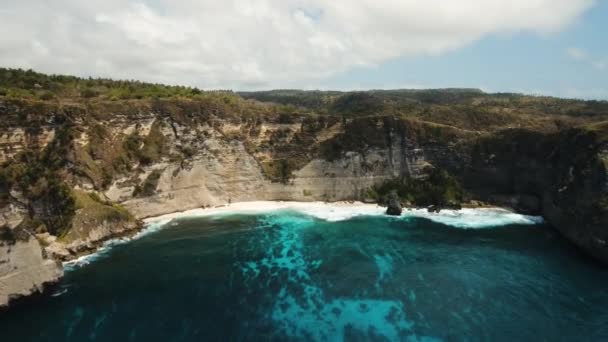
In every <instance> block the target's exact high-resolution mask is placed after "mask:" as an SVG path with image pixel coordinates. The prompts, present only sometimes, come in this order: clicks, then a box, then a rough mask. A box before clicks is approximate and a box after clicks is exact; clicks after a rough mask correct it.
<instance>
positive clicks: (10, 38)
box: [0, 0, 594, 88]
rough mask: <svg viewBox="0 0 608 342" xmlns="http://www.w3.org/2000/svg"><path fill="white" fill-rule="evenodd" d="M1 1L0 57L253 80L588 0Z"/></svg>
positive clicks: (514, 21)
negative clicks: (9, 2)
mask: <svg viewBox="0 0 608 342" xmlns="http://www.w3.org/2000/svg"><path fill="white" fill-rule="evenodd" d="M7 2H8V1H7V0H0V31H1V32H3V34H2V35H0V65H3V66H18V67H31V68H35V69H38V70H42V71H45V72H55V73H72V74H78V75H94V76H111V77H114V78H137V79H143V80H149V81H159V82H168V83H186V84H192V85H198V86H202V87H205V88H210V87H236V88H255V87H273V86H290V85H296V86H297V85H298V84H305V83H307V82H311V80H316V79H321V78H324V77H327V76H330V75H332V74H334V73H337V72H342V71H344V70H348V69H350V68H353V67H356V66H373V65H377V64H379V63H382V62H384V61H386V60H388V59H391V58H395V57H399V56H416V55H437V54H443V53H446V52H449V51H452V50H454V49H458V48H461V47H463V46H466V45H467V44H470V43H471V42H474V41H476V40H478V39H480V38H482V37H484V36H487V35H490V34H496V33H504V32H507V33H508V32H520V31H529V32H535V33H541V34H544V33H551V32H556V31H559V30H561V29H563V28H564V27H566V26H567V25H569V24H570V23H572V22H573V21H575V20H576V19H577V18H578V17H579V16H580V15H581V14H582V13H583V12H584V11H585V10H587V9H589V8H590V7H591V6H592V5H593V3H594V0H510V1H504V0H425V1H417V0H307V1H305V0H256V1H254V0H223V1H217V0H214V1H211V0H199V1H195V0H147V1H143V0H141V1H133V0H130V1H125V0H104V1H82V0H54V1H44V0H21V1H18V2H17V1H12V3H11V4H10V5H9V4H8V3H7ZM6 33H9V34H6Z"/></svg>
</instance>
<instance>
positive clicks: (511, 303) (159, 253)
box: [0, 211, 608, 341]
mask: <svg viewBox="0 0 608 342" xmlns="http://www.w3.org/2000/svg"><path fill="white" fill-rule="evenodd" d="M0 332H1V335H0V340H1V341H233V340H242V341H252V340H262V341H290V340H293V341H440V340H443V341H520V340H523V341H526V340H528V341H601V340H608V269H606V268H603V267H602V266H600V265H598V264H596V263H595V262H593V261H591V260H589V259H588V258H586V257H584V256H582V255H580V254H579V253H578V252H577V251H576V250H575V249H574V248H572V246H570V245H569V244H568V243H566V242H565V241H564V240H563V239H562V238H560V237H559V236H558V235H557V234H555V233H554V232H553V231H552V230H551V229H549V228H548V227H546V226H543V225H534V226H530V225H528V226H523V225H508V226H503V227H493V228H492V227H488V228H484V229H460V228H455V227H450V226H447V225H443V224H440V223H436V222H432V221H429V220H427V219H424V218H398V219H395V218H388V217H382V216H376V217H358V218H352V219H349V220H345V221H340V222H327V221H323V220H320V219H317V218H314V217H311V216H306V215H303V214H299V213H297V212H292V211H280V212H274V213H269V214H263V215H230V216H223V217H205V218H190V219H187V218H184V219H179V220H177V221H174V222H172V224H170V227H168V228H166V229H163V230H161V231H158V232H156V233H153V234H149V235H146V236H144V237H142V238H140V239H138V240H135V241H132V242H130V243H128V244H123V245H118V246H115V247H114V248H112V249H111V250H110V252H108V253H106V254H105V255H103V256H101V257H99V258H98V260H96V261H94V262H92V263H91V264H89V265H87V266H84V267H74V268H73V269H72V270H70V271H69V272H67V274H66V277H65V279H64V280H63V282H62V283H61V284H60V286H59V287H58V288H57V289H56V290H55V292H54V293H52V294H49V295H46V296H44V297H43V298H41V299H39V300H37V301H36V302H35V303H31V304H26V305H22V306H19V307H16V308H15V309H14V310H12V311H11V312H9V314H7V315H4V316H0Z"/></svg>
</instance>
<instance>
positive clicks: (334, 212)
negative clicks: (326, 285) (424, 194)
mask: <svg viewBox="0 0 608 342" xmlns="http://www.w3.org/2000/svg"><path fill="white" fill-rule="evenodd" d="M280 210H292V211H295V212H298V213H301V214H304V215H308V216H311V217H315V218H317V219H321V220H325V221H329V222H338V221H346V220H350V219H353V218H356V217H362V216H386V215H385V212H386V208H384V207H381V206H378V205H375V204H365V203H360V202H354V203H350V202H339V203H325V202H270V201H258V202H240V203H233V204H231V205H226V206H222V207H216V208H208V209H194V210H189V211H184V212H178V213H172V214H168V215H163V216H158V217H153V218H148V219H145V220H144V222H145V224H146V227H145V228H144V229H143V230H142V231H141V232H139V233H137V234H136V235H134V236H133V237H131V238H121V239H114V240H109V241H106V242H105V243H104V244H103V246H102V247H100V248H99V249H98V250H97V251H96V252H95V253H92V254H89V255H85V256H82V257H79V258H77V259H74V260H71V261H67V262H65V263H64V264H63V265H64V268H65V269H66V271H70V270H73V269H76V268H78V267H82V266H84V265H88V264H90V263H92V262H94V261H95V260H97V259H99V258H102V257H104V256H105V255H107V254H108V252H109V251H110V249H111V248H112V247H114V246H116V245H120V244H124V243H128V242H129V241H132V240H135V239H139V238H142V237H144V236H146V235H149V234H152V233H154V232H157V231H159V230H161V229H164V228H166V227H168V226H171V225H172V224H176V222H175V221H174V220H176V219H180V218H196V217H217V218H221V217H225V216H229V215H256V214H262V213H269V212H274V211H280ZM411 217H419V218H424V219H428V220H431V221H434V222H437V223H441V224H445V225H448V226H451V227H455V228H462V229H482V228H491V227H499V226H506V225H512V224H518V225H535V224H540V223H543V218H542V217H539V216H529V215H522V214H517V213H514V212H511V211H508V210H505V209H500V208H474V209H473V208H464V209H461V210H441V211H440V212H439V213H436V212H432V213H431V212H429V211H428V210H426V209H406V210H404V211H403V214H402V215H401V216H398V217H393V216H391V217H390V218H391V219H397V220H398V219H407V218H411Z"/></svg>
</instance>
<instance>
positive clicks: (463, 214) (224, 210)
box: [145, 201, 543, 228]
mask: <svg viewBox="0 0 608 342" xmlns="http://www.w3.org/2000/svg"><path fill="white" fill-rule="evenodd" d="M278 210H293V211H296V212H299V213H302V214H305V215H309V216H312V217H316V218H318V219H322V220H325V221H330V222H336V221H345V220H349V219H352V218H354V217H357V216H385V212H386V208H384V207H381V206H378V205H375V204H365V203H361V202H352V203H350V202H337V203H325V202H269V201H257V202H240V203H233V204H230V205H226V206H222V207H216V208H208V209H193V210H189V211H184V212H179V213H173V214H168V215H163V216H158V217H153V218H149V219H146V220H145V221H146V222H147V223H155V224H156V223H163V222H164V223H167V222H170V221H171V220H173V219H176V218H184V217H191V218H192V217H205V216H218V217H221V216H225V215H235V214H250V215H254V214H261V213H265V212H272V211H278ZM408 217H420V218H425V219H428V220H431V221H434V222H438V223H442V224H445V225H449V226H453V227H457V228H487V227H497V226H505V225H510V224H521V225H534V224H539V223H542V222H543V219H542V217H539V216H529V215H522V214H517V213H514V212H511V211H508V210H505V209H500V208H464V209H461V210H441V211H440V212H438V213H436V212H429V211H428V210H426V209H406V210H404V211H403V214H402V215H401V216H400V217H393V218H394V219H399V218H408Z"/></svg>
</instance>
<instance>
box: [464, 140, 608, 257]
mask: <svg viewBox="0 0 608 342" xmlns="http://www.w3.org/2000/svg"><path fill="white" fill-rule="evenodd" d="M473 150H474V154H473V157H474V158H473V162H472V164H471V165H470V167H469V170H468V172H467V175H468V176H467V180H466V184H467V186H468V188H469V189H470V190H471V191H474V192H476V193H477V194H478V195H479V197H486V198H489V199H490V200H492V199H496V198H497V196H495V195H492V193H496V192H498V193H501V194H509V195H502V196H500V198H502V199H504V198H508V199H511V203H513V206H514V208H516V209H519V210H520V211H524V212H533V213H536V214H540V215H542V216H543V217H544V218H545V219H546V220H547V221H548V222H549V223H550V224H551V225H553V226H554V227H555V228H556V229H557V230H558V231H559V232H560V233H562V234H563V235H564V236H565V237H566V238H567V239H569V240H570V241H572V242H573V243H574V244H576V245H578V246H579V247H580V248H581V249H582V250H584V251H585V252H587V253H588V254H590V255H592V256H594V257H596V258H598V259H600V260H602V261H603V262H607V263H608V168H607V167H606V166H607V165H608V164H607V163H606V160H608V153H607V151H608V148H607V145H606V140H605V139H604V138H603V135H602V134H600V132H594V131H588V130H568V131H563V132H559V133H554V134H541V133H538V132H531V131H525V130H510V131H505V132H502V133H501V134H498V135H495V136H493V137H490V138H488V139H485V140H484V139H482V140H479V141H478V142H477V145H476V146H475V148H474V149H473ZM503 203H504V202H503Z"/></svg>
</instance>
